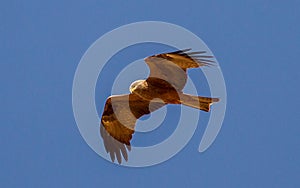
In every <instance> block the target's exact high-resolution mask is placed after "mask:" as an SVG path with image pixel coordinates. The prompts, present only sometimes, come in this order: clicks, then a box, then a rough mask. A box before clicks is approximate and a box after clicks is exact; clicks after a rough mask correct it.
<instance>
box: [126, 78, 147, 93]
mask: <svg viewBox="0 0 300 188" xmlns="http://www.w3.org/2000/svg"><path fill="white" fill-rule="evenodd" d="M144 81H145V80H136V81H134V82H132V84H131V85H130V87H129V91H130V93H133V92H134V91H135V90H136V89H137V88H139V87H143V86H142V85H143V83H144Z"/></svg>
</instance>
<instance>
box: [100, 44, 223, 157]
mask: <svg viewBox="0 0 300 188" xmlns="http://www.w3.org/2000/svg"><path fill="white" fill-rule="evenodd" d="M190 50H191V49H185V50H178V51H174V52H170V53H163V54H157V55H152V56H149V57H147V58H145V59H144V61H145V62H146V64H147V65H148V67H149V68H150V75H149V77H148V78H147V79H146V80H137V81H135V82H133V83H132V84H131V85H130V88H129V90H130V94H124V95H113V96H110V97H108V99H107V100H106V103H105V107H104V111H103V114H102V118H101V124H102V125H100V133H101V136H102V138H103V141H104V146H105V150H106V152H107V153H109V154H110V157H111V160H112V161H113V162H114V160H115V158H117V160H118V162H119V163H121V161H122V157H121V154H122V156H123V158H124V159H125V160H126V161H127V160H128V154H127V150H128V151H130V150H131V147H130V140H131V138H132V135H133V133H134V128H135V124H136V121H137V119H139V118H140V117H142V116H143V115H145V114H149V113H151V112H153V111H155V110H157V109H159V108H161V107H163V106H164V105H167V104H183V105H186V106H189V107H193V108H196V109H199V110H202V111H206V112H208V111H209V110H210V105H211V104H212V103H213V102H218V101H219V99H218V98H211V97H201V96H192V95H189V94H185V93H183V92H182V89H183V88H184V86H185V84H186V82H187V69H189V68H198V67H201V66H207V65H212V64H213V63H214V61H212V60H211V58H212V56H207V55H204V53H206V52H205V51H200V52H189V51H190Z"/></svg>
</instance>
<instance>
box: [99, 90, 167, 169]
mask: <svg viewBox="0 0 300 188" xmlns="http://www.w3.org/2000/svg"><path fill="white" fill-rule="evenodd" d="M164 105H165V104H164V103H161V102H151V103H150V101H146V100H144V99H142V98H140V97H139V96H137V95H135V94H128V95H116V96H111V97H109V98H108V99H107V100H106V103H105V107H104V111H103V114H102V118H101V124H102V126H101V127H100V133H101V137H102V138H103V141H104V146H105V149H106V151H107V152H108V153H110V156H111V159H112V161H114V159H115V155H116V157H117V159H118V162H119V163H121V153H122V155H123V157H124V158H125V160H127V152H126V148H125V146H126V147H127V149H130V140H131V138H132V134H133V133H134V128H135V123H136V120H137V119H139V118H140V117H141V116H143V115H145V114H149V113H151V112H153V111H155V110H157V109H159V108H160V107H162V106H164Z"/></svg>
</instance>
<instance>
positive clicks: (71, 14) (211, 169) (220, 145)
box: [0, 0, 300, 188]
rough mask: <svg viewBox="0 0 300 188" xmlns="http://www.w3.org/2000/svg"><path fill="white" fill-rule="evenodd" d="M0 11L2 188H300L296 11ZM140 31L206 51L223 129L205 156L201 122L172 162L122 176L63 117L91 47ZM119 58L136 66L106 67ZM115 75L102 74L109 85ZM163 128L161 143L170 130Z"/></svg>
mask: <svg viewBox="0 0 300 188" xmlns="http://www.w3.org/2000/svg"><path fill="white" fill-rule="evenodd" d="M0 7H1V8H0V23H1V27H0V33H1V35H0V36H1V43H0V54H1V62H0V67H1V68H0V78H1V79H0V80H1V92H0V104H1V105H0V106H1V108H0V114H1V126H0V145H1V149H2V151H1V155H0V169H1V170H0V187H21V186H22V187H100V186H101V187H102V186H103V187H105V186H106V187H117V186H119V187H121V186H122V187H123V186H126V187H127V186H128V187H129V186H130V187H141V186H143V187H166V186H168V187H183V186H184V187H274V188H275V187H299V186H300V183H299V174H300V164H299V159H300V142H299V141H300V138H299V133H300V126H299V120H300V112H299V110H298V105H299V104H300V99H299V97H298V93H299V82H300V79H299V73H298V70H299V68H300V66H299V58H298V56H299V54H300V40H299V38H300V27H299V24H298V21H297V20H299V18H300V13H299V12H300V10H299V7H300V2H299V1H296V0H295V1H293V0H289V1H285V2H283V1H277V0H274V1H267V0H252V1H248V0H245V1H226V2H225V1H191V2H187V3H184V2H182V1H164V2H159V1H157V2H155V1H151V2H150V1H149V2H147V3H137V2H130V1H126V2H125V1H115V2H106V1H103V2H101V1H90V0H88V1H81V2H61V1H56V0H54V1H47V2H41V1H26V2H25V1H9V2H8V1H6V2H1V3H0ZM146 20H156V21H166V22H170V23H174V24H177V25H181V26H183V27H185V28H186V29H188V30H190V31H192V32H193V33H195V34H196V35H198V36H199V37H200V38H201V39H202V40H204V41H205V43H206V44H207V45H208V46H209V48H210V49H211V50H212V51H213V53H214V55H215V56H216V57H217V59H218V61H219V63H220V65H221V68H222V71H223V74H224V78H225V81H226V86H227V95H228V101H227V102H228V104H227V111H226V117H225V120H224V125H223V127H222V129H221V132H220V134H219V135H218V137H217V139H216V141H215V142H214V144H213V145H212V146H211V147H210V148H209V149H208V150H207V151H206V152H204V153H198V151H197V149H198V146H199V141H200V138H201V136H202V134H203V132H204V129H205V127H203V126H201V125H203V124H204V125H205V123H206V121H207V118H208V115H207V114H203V116H201V118H202V117H203V118H202V119H201V120H200V123H199V126H198V128H197V130H196V133H195V134H194V136H193V138H192V139H191V141H190V142H189V143H188V145H187V146H186V147H185V148H184V149H183V150H182V151H181V152H179V153H178V154H177V155H176V156H175V157H173V158H172V159H170V160H168V161H167V162H165V163H162V164H159V165H156V166H152V167H149V168H127V167H120V166H118V165H114V164H112V163H109V162H107V161H106V160H104V159H102V158H101V157H99V156H98V155H97V154H96V153H95V152H93V151H92V150H91V149H90V148H89V147H88V145H87V144H86V143H85V142H84V140H83V139H82V137H81V135H80V133H79V131H78V129H77V126H76V123H75V120H74V117H73V111H72V82H73V77H74V73H75V70H76V67H77V65H78V63H79V61H80V58H81V57H82V55H83V54H84V52H85V51H86V50H87V48H88V47H89V46H90V45H91V44H92V43H93V42H94V41H95V40H96V39H98V38H99V37H100V36H102V35H103V34H105V33H106V32H109V31H110V30H112V29H114V28H116V27H119V26H121V25H124V24H128V23H132V22H137V21H146ZM152 47H153V48H152ZM142 48H145V49H146V50H145V51H144V50H141V49H138V47H133V48H132V49H128V54H133V53H129V52H130V51H132V50H136V54H137V57H139V58H142V57H144V56H147V55H148V52H149V53H152V52H154V53H156V51H159V52H160V50H163V49H166V48H165V47H164V46H155V45H153V46H151V45H150V46H142ZM145 52H147V53H145ZM99 53H100V52H99ZM143 53H144V54H143ZM122 54H123V56H122ZM122 57H128V60H127V59H126V61H128V62H130V61H133V60H134V59H135V58H136V57H133V56H129V55H127V56H126V51H122V53H121V54H120V56H119V58H118V56H116V57H115V58H113V59H112V60H111V63H112V64H113V63H115V65H116V62H118V61H120V60H122V61H123V60H124V58H122ZM121 63H122V66H124V65H126V62H121ZM120 66H121V65H120ZM121 68H122V67H118V66H107V67H106V71H107V72H111V74H112V75H114V74H116V73H117V71H118V70H121ZM200 79H204V78H203V75H202V76H201V75H200ZM297 83H298V84H297ZM203 84H204V85H202V84H199V87H203V88H206V87H207V86H205V84H206V83H203ZM201 92H202V90H201ZM203 92H204V93H205V91H203ZM206 94H207V93H206ZM96 95H97V96H99V98H97V99H96V101H97V105H98V106H97V108H98V110H99V113H101V108H102V107H103V104H102V101H103V102H104V100H105V99H104V98H105V97H107V96H108V95H109V91H107V90H104V91H100V90H99V88H98V89H97V90H96ZM174 111H175V113H176V109H175V110H174ZM164 126H165V127H164V129H165V130H166V131H165V132H168V131H169V132H171V131H172V129H173V128H171V126H172V125H169V127H170V129H169V128H168V127H167V126H168V125H164ZM140 138H142V137H140ZM148 139H151V138H149V137H148ZM136 142H138V141H137V140H136ZM138 144H139V143H137V145H138Z"/></svg>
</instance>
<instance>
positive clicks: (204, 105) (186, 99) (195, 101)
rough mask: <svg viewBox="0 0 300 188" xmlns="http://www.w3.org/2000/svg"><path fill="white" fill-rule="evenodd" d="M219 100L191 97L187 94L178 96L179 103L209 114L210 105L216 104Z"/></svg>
mask: <svg viewBox="0 0 300 188" xmlns="http://www.w3.org/2000/svg"><path fill="white" fill-rule="evenodd" d="M218 101H219V98H211V97H201V96H192V95H187V94H181V95H180V102H181V104H184V105H186V106H190V107H193V108H197V109H199V110H203V111H206V112H209V110H210V105H211V104H212V103H214V102H218Z"/></svg>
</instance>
